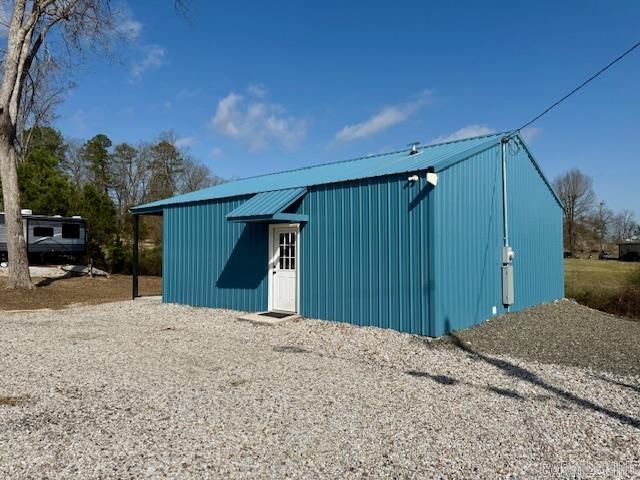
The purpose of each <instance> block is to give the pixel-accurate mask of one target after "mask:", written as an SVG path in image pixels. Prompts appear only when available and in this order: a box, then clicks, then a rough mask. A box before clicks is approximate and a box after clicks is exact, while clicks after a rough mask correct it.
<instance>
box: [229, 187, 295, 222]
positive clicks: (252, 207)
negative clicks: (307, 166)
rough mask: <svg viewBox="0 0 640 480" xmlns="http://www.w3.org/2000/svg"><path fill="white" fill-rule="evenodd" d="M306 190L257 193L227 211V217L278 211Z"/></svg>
mask: <svg viewBox="0 0 640 480" xmlns="http://www.w3.org/2000/svg"><path fill="white" fill-rule="evenodd" d="M306 191H307V189H306V188H304V187H301V188H290V189H287V190H276V191H273V192H262V193H258V194H256V195H255V196H254V197H252V198H250V199H249V200H247V201H246V202H244V203H243V204H242V205H240V206H239V207H238V208H236V209H235V210H233V211H232V212H231V213H229V215H227V218H228V219H234V218H243V217H252V216H263V215H273V214H274V213H279V212H281V211H282V210H284V209H285V208H287V207H288V206H289V205H291V204H292V203H293V202H295V201H296V200H297V199H298V198H300V197H301V196H302V195H304V192H306Z"/></svg>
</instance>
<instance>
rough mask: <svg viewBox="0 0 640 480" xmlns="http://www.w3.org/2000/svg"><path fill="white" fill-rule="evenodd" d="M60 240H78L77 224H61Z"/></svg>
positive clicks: (78, 227) (78, 225)
mask: <svg viewBox="0 0 640 480" xmlns="http://www.w3.org/2000/svg"><path fill="white" fill-rule="evenodd" d="M62 238H80V224H79V223H63V224H62Z"/></svg>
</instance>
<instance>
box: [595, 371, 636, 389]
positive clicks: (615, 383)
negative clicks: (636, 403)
mask: <svg viewBox="0 0 640 480" xmlns="http://www.w3.org/2000/svg"><path fill="white" fill-rule="evenodd" d="M592 377H593V378H597V379H599V380H604V381H605V382H608V383H612V384H613V385H618V386H619V387H624V388H628V389H629V390H633V391H634V392H637V393H640V386H638V385H631V384H630V383H624V382H618V381H617V380H612V379H610V378H607V377H605V376H602V375H592Z"/></svg>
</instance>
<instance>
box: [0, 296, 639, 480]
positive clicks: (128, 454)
mask: <svg viewBox="0 0 640 480" xmlns="http://www.w3.org/2000/svg"><path fill="white" fill-rule="evenodd" d="M236 316H237V312H231V311H224V310H209V309H194V308H189V307H183V306H176V305H162V304H160V303H158V302H154V301H149V300H146V301H136V302H120V303H112V304H105V305H98V306H91V307H82V308H72V309H68V310H58V311H40V312H34V313H19V314H18V313H16V314H6V313H1V312H0V372H1V373H0V375H1V376H0V477H2V478H22V477H34V478H42V477H47V478H69V477H72V478H140V477H145V476H149V477H165V476H167V477H171V478H236V477H242V478H284V477H290V478H320V477H323V478H364V477H366V478H425V477H427V478H432V477H436V478H495V477H508V478H550V477H551V478H553V477H563V478H569V477H570V478H574V477H576V478H629V477H632V476H634V475H636V476H638V475H640V377H638V376H624V375H621V374H616V373H601V372H593V371H589V370H587V369H582V368H579V367H572V366H559V365H553V364H539V363H536V362H535V361H532V360H526V361H524V360H515V359H512V358H507V357H502V356H497V355H494V354H488V353H481V352H478V351H476V350H474V346H473V343H471V344H468V343H464V341H461V342H460V344H459V345H458V346H457V347H456V348H453V347H451V346H447V347H443V346H441V345H439V344H437V343H436V344H434V343H433V342H428V341H426V340H424V339H421V338H418V337H414V336H411V335H406V334H400V333H396V332H392V331H385V330H379V329H372V328H358V327H351V326H347V325H342V324H331V323H327V322H320V321H312V320H300V321H296V322H291V323H288V324H284V325H281V326H278V327H269V326H256V325H252V324H248V323H244V322H240V321H237V320H236Z"/></svg>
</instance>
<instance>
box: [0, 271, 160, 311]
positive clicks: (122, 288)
mask: <svg viewBox="0 0 640 480" xmlns="http://www.w3.org/2000/svg"><path fill="white" fill-rule="evenodd" d="M33 280H34V283H35V284H36V288H35V289H34V290H33V291H24V290H8V289H5V288H4V286H5V279H4V278H1V277H0V310H39V309H43V308H49V309H60V308H65V307H68V306H70V305H73V304H84V305H95V304H99V303H106V302H114V301H118V300H129V299H130V298H131V277H130V276H128V275H113V276H112V277H110V278H97V277H94V278H89V277H70V278H60V279H47V281H42V279H39V278H34V279H33ZM139 287H140V294H141V295H160V294H161V292H162V279H161V278H160V277H140V278H139Z"/></svg>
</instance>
